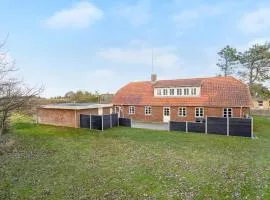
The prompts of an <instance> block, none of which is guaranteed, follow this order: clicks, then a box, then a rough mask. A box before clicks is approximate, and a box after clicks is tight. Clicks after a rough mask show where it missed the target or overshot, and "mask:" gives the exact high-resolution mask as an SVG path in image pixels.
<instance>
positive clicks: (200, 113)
mask: <svg viewBox="0 0 270 200" xmlns="http://www.w3.org/2000/svg"><path fill="white" fill-rule="evenodd" d="M203 115H204V110H203V108H196V110H195V116H196V117H203Z"/></svg>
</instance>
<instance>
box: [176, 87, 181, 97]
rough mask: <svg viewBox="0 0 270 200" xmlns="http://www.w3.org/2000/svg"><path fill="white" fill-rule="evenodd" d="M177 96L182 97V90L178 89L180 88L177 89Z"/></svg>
mask: <svg viewBox="0 0 270 200" xmlns="http://www.w3.org/2000/svg"><path fill="white" fill-rule="evenodd" d="M177 95H178V96H181V95H182V89H180V88H178V89H177Z"/></svg>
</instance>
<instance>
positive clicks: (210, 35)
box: [0, 0, 270, 97]
mask: <svg viewBox="0 0 270 200" xmlns="http://www.w3.org/2000/svg"><path fill="white" fill-rule="evenodd" d="M0 5H1V6H0V24H1V26H0V38H3V39H4V38H5V36H6V35H7V34H9V38H8V42H7V44H6V46H5V50H7V51H8V54H9V57H11V58H12V59H15V61H16V66H17V67H18V68H19V69H20V76H21V77H23V79H24V80H25V82H26V83H27V84H28V85H31V86H35V85H40V84H43V85H45V91H44V93H43V96H46V97H50V96H56V95H64V94H65V93H66V92H68V91H70V90H78V89H81V90H88V91H93V92H94V91H95V90H98V91H99V92H115V91H117V89H119V88H120V87H121V86H123V85H124V84H126V83H127V82H130V81H137V80H148V79H149V78H150V74H151V52H152V48H153V49H154V63H155V72H156V73H157V74H158V78H159V79H171V78H185V77H204V76H214V75H216V74H217V73H218V69H217V67H216V65H215V64H216V62H217V54H216V53H217V51H218V50H219V49H221V48H222V47H224V46H225V45H227V44H230V45H231V46H234V47H236V48H238V49H239V50H244V49H246V48H248V47H249V46H250V45H252V44H254V43H264V42H265V41H270V20H269V19H270V2H269V1H267V0H257V1H254V0H243V1H242V0H239V1H230V0H223V1H214V0H204V1H202V0H201V1H199V0H189V1H185V0H115V1H109V0H89V1H73V0H72V1H69V0H58V1H54V0H47V1H41V0H38V1H33V0H24V1H17V0H0Z"/></svg>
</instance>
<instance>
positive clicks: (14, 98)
mask: <svg viewBox="0 0 270 200" xmlns="http://www.w3.org/2000/svg"><path fill="white" fill-rule="evenodd" d="M3 46H4V43H2V44H0V141H1V138H2V135H3V134H4V133H5V132H6V130H7V127H8V120H9V117H10V115H11V113H12V112H13V111H15V110H18V109H20V108H21V107H22V106H23V105H24V104H25V103H27V102H28V101H29V100H30V99H31V98H32V97H34V96H36V95H38V94H40V93H41V91H42V90H43V88H42V87H40V88H28V87H26V86H25V84H24V83H23V82H22V81H20V80H18V79H17V78H16V76H15V74H14V72H17V69H16V68H15V64H14V62H13V61H12V60H11V59H10V58H9V57H8V55H7V53H6V52H5V51H3Z"/></svg>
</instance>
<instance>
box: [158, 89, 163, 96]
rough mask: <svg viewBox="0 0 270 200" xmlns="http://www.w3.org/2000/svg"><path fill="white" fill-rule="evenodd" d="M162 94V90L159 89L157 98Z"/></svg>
mask: <svg viewBox="0 0 270 200" xmlns="http://www.w3.org/2000/svg"><path fill="white" fill-rule="evenodd" d="M161 94H162V91H161V89H160V88H158V89H157V96H161Z"/></svg>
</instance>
